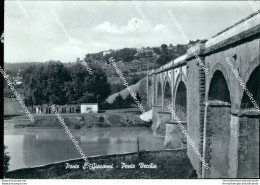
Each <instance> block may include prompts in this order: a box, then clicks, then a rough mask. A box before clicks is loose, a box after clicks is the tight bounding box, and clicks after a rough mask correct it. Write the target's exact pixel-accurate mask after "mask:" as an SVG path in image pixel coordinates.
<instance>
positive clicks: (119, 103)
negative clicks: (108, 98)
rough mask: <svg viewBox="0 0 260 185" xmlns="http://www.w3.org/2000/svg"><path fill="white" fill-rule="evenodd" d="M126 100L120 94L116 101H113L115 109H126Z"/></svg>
mask: <svg viewBox="0 0 260 185" xmlns="http://www.w3.org/2000/svg"><path fill="white" fill-rule="evenodd" d="M124 104H125V102H124V99H123V97H122V96H121V94H119V95H118V96H117V97H116V98H115V100H114V101H113V106H114V108H123V107H124Z"/></svg>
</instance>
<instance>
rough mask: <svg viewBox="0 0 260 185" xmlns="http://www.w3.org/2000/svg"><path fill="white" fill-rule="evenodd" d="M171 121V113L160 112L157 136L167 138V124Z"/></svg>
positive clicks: (156, 127)
mask: <svg viewBox="0 0 260 185" xmlns="http://www.w3.org/2000/svg"><path fill="white" fill-rule="evenodd" d="M170 120H171V112H166V111H158V121H157V123H156V126H155V132H154V133H155V134H158V135H161V136H165V134H166V122H168V121H170Z"/></svg>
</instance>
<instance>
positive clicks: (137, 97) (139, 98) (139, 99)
mask: <svg viewBox="0 0 260 185" xmlns="http://www.w3.org/2000/svg"><path fill="white" fill-rule="evenodd" d="M136 99H137V100H138V101H139V102H142V98H141V96H140V95H139V93H138V92H137V93H136Z"/></svg>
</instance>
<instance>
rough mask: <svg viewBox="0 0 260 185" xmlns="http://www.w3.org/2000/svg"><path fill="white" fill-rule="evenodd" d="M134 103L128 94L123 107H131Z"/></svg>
mask: <svg viewBox="0 0 260 185" xmlns="http://www.w3.org/2000/svg"><path fill="white" fill-rule="evenodd" d="M133 103H134V98H133V97H132V96H131V95H130V93H129V94H128V95H127V96H126V98H125V106H126V107H131V105H132V104H133Z"/></svg>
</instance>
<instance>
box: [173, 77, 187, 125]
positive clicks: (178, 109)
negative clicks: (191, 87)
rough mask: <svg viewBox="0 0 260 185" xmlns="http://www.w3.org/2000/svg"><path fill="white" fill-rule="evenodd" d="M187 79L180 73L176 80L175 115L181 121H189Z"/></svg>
mask: <svg viewBox="0 0 260 185" xmlns="http://www.w3.org/2000/svg"><path fill="white" fill-rule="evenodd" d="M186 84H187V78H186V76H185V75H184V74H183V73H180V74H179V75H178V76H177V79H176V86H175V91H174V92H175V93H174V97H175V101H174V105H175V113H176V115H177V117H178V118H179V119H180V120H181V121H187V85H186Z"/></svg>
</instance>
